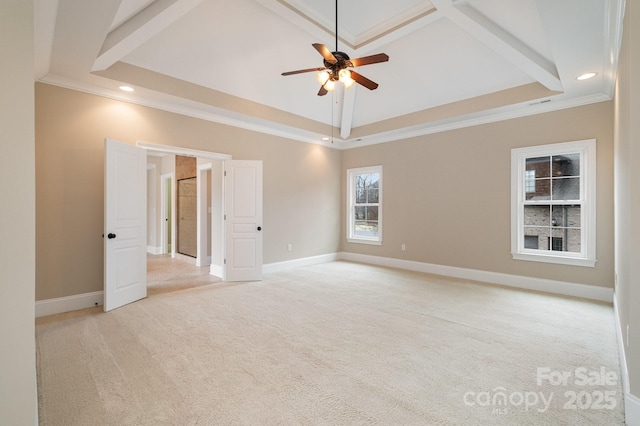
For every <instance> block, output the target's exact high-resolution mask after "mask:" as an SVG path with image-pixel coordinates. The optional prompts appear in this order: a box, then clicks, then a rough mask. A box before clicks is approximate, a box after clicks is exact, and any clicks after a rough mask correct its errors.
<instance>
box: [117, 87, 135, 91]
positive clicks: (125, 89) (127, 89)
mask: <svg viewBox="0 0 640 426" xmlns="http://www.w3.org/2000/svg"><path fill="white" fill-rule="evenodd" d="M120 90H123V91H125V92H133V90H134V89H133V87H131V86H120Z"/></svg>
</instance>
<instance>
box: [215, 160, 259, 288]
mask: <svg viewBox="0 0 640 426" xmlns="http://www.w3.org/2000/svg"><path fill="white" fill-rule="evenodd" d="M225 215H226V226H225V234H226V237H225V241H226V244H225V264H224V269H225V272H224V280H225V281H257V280H261V279H262V161H247V160H227V161H225Z"/></svg>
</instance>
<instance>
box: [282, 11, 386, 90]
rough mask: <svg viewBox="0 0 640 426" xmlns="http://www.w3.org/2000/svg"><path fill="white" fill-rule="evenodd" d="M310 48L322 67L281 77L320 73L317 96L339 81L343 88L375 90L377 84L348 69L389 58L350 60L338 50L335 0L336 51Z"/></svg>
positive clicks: (372, 56)
mask: <svg viewBox="0 0 640 426" xmlns="http://www.w3.org/2000/svg"><path fill="white" fill-rule="evenodd" d="M312 46H313V47H314V48H315V49H316V50H317V51H318V52H319V53H320V54H321V55H322V57H323V58H324V61H323V63H324V67H318V68H307V69H303V70H297V71H288V72H283V73H282V75H284V76H286V75H293V74H302V73H306V72H320V73H319V74H318V80H319V81H320V84H321V86H320V90H319V91H318V96H324V95H326V94H327V93H328V92H330V91H332V90H333V89H334V86H335V82H336V81H341V82H342V83H343V84H344V85H345V87H350V86H351V85H352V84H353V83H354V82H355V83H358V84H360V85H362V86H364V87H366V88H367V89H369V90H375V89H377V88H378V83H376V82H375V81H371V80H369V79H368V78H367V77H365V76H363V75H361V74H358V73H357V72H355V71H353V70H350V69H348V68H353V67H360V66H363V65H371V64H377V63H379V62H386V61H388V60H389V56H388V55H387V54H385V53H378V54H376V55H371V56H364V57H362V58H356V59H350V58H349V55H347V54H346V53H344V52H340V51H339V50H338V0H336V51H335V52H332V51H330V50H329V48H327V46H325V45H324V44H321V43H313V44H312Z"/></svg>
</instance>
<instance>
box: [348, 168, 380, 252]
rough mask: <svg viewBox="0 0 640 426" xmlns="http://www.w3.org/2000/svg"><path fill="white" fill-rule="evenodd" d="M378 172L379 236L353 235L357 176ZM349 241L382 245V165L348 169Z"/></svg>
mask: <svg viewBox="0 0 640 426" xmlns="http://www.w3.org/2000/svg"><path fill="white" fill-rule="evenodd" d="M369 173H378V174H379V175H380V180H379V182H378V202H377V203H375V205H377V206H378V236H377V237H363V236H359V235H353V225H354V222H355V214H354V213H355V177H356V176H357V175H363V174H369ZM347 241H348V242H350V243H360V244H374V245H382V166H369V167H359V168H355V169H347Z"/></svg>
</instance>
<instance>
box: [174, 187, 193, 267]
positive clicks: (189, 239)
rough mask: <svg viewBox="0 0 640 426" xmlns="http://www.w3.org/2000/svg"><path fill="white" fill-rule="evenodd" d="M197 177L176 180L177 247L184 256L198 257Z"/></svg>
mask: <svg viewBox="0 0 640 426" xmlns="http://www.w3.org/2000/svg"><path fill="white" fill-rule="evenodd" d="M197 186H198V178H197V177H191V178H186V179H180V180H179V181H178V200H177V201H178V223H177V226H178V241H177V243H178V247H177V250H176V251H177V252H178V253H180V254H183V255H185V256H189V257H193V258H194V259H195V258H197V257H198V244H197V242H198V192H197Z"/></svg>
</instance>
